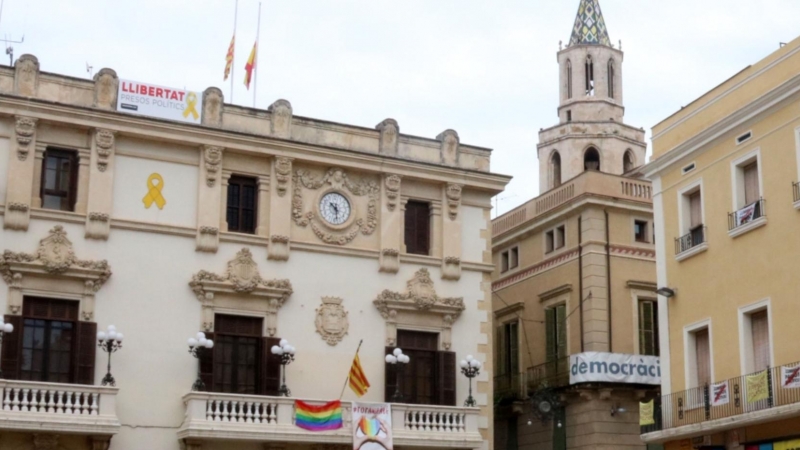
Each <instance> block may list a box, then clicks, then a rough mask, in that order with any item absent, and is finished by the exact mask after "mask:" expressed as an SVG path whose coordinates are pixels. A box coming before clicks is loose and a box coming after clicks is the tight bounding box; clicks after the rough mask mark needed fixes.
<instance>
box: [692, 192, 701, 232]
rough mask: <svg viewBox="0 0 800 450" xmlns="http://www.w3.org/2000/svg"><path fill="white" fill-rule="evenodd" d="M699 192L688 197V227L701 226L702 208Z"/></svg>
mask: <svg viewBox="0 0 800 450" xmlns="http://www.w3.org/2000/svg"><path fill="white" fill-rule="evenodd" d="M700 200H701V198H700V191H697V192H695V193H693V194H692V195H690V196H689V227H690V228H695V227H697V226H699V225H702V224H703V206H702V202H701V201H700Z"/></svg>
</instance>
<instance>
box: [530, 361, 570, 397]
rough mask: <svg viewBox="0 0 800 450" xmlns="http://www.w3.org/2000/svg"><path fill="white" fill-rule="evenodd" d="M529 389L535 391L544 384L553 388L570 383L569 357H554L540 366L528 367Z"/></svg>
mask: <svg viewBox="0 0 800 450" xmlns="http://www.w3.org/2000/svg"><path fill="white" fill-rule="evenodd" d="M526 375H527V378H528V389H529V390H531V391H535V390H537V389H539V388H540V387H542V386H548V387H551V388H558V387H564V386H568V385H569V357H564V358H559V359H554V360H552V361H548V362H546V363H544V364H539V365H538V366H533V367H528V370H527V374H526Z"/></svg>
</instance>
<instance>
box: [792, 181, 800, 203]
mask: <svg viewBox="0 0 800 450" xmlns="http://www.w3.org/2000/svg"><path fill="white" fill-rule="evenodd" d="M792 191H794V202H795V203H797V202H800V181H798V182H797V183H792Z"/></svg>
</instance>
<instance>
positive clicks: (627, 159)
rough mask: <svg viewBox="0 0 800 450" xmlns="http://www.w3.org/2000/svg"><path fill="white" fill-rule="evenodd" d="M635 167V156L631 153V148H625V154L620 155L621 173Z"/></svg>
mask: <svg viewBox="0 0 800 450" xmlns="http://www.w3.org/2000/svg"><path fill="white" fill-rule="evenodd" d="M635 168H636V156H635V155H634V154H633V150H631V149H627V150H625V155H624V156H623V157H622V173H627V172H630V171H631V170H633V169H635Z"/></svg>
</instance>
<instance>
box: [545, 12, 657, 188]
mask: <svg viewBox="0 0 800 450" xmlns="http://www.w3.org/2000/svg"><path fill="white" fill-rule="evenodd" d="M621 46H622V44H621V43H620V47H619V48H615V47H614V45H613V44H611V39H610V38H609V35H608V29H607V28H606V23H605V19H604V18H603V13H602V11H601V10H600V2H599V0H580V4H579V5H578V14H577V16H576V17H575V24H574V25H573V27H572V35H571V36H570V39H569V43H568V44H567V46H566V47H564V48H559V52H558V66H559V105H558V118H559V123H558V125H555V126H553V127H550V128H547V129H543V130H541V131H540V132H539V145H538V156H539V191H540V192H545V191H548V190H550V189H553V188H556V187H558V186H559V185H561V184H562V183H563V182H566V181H567V180H569V179H571V178H574V177H576V176H578V175H580V174H581V173H583V172H584V171H586V170H597V171H600V172H605V173H610V174H615V175H622V174H624V173H626V172H629V171H631V170H633V169H634V168H636V167H638V166H641V165H643V164H644V162H645V161H644V159H645V153H646V150H647V144H646V143H645V142H644V130H643V129H642V128H635V127H632V126H629V125H625V124H624V123H623V120H624V114H625V107H624V104H623V101H622V98H623V97H622V91H623V89H622V88H623V84H622V61H623V53H622V48H621ZM559 47H561V45H560V44H559Z"/></svg>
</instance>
